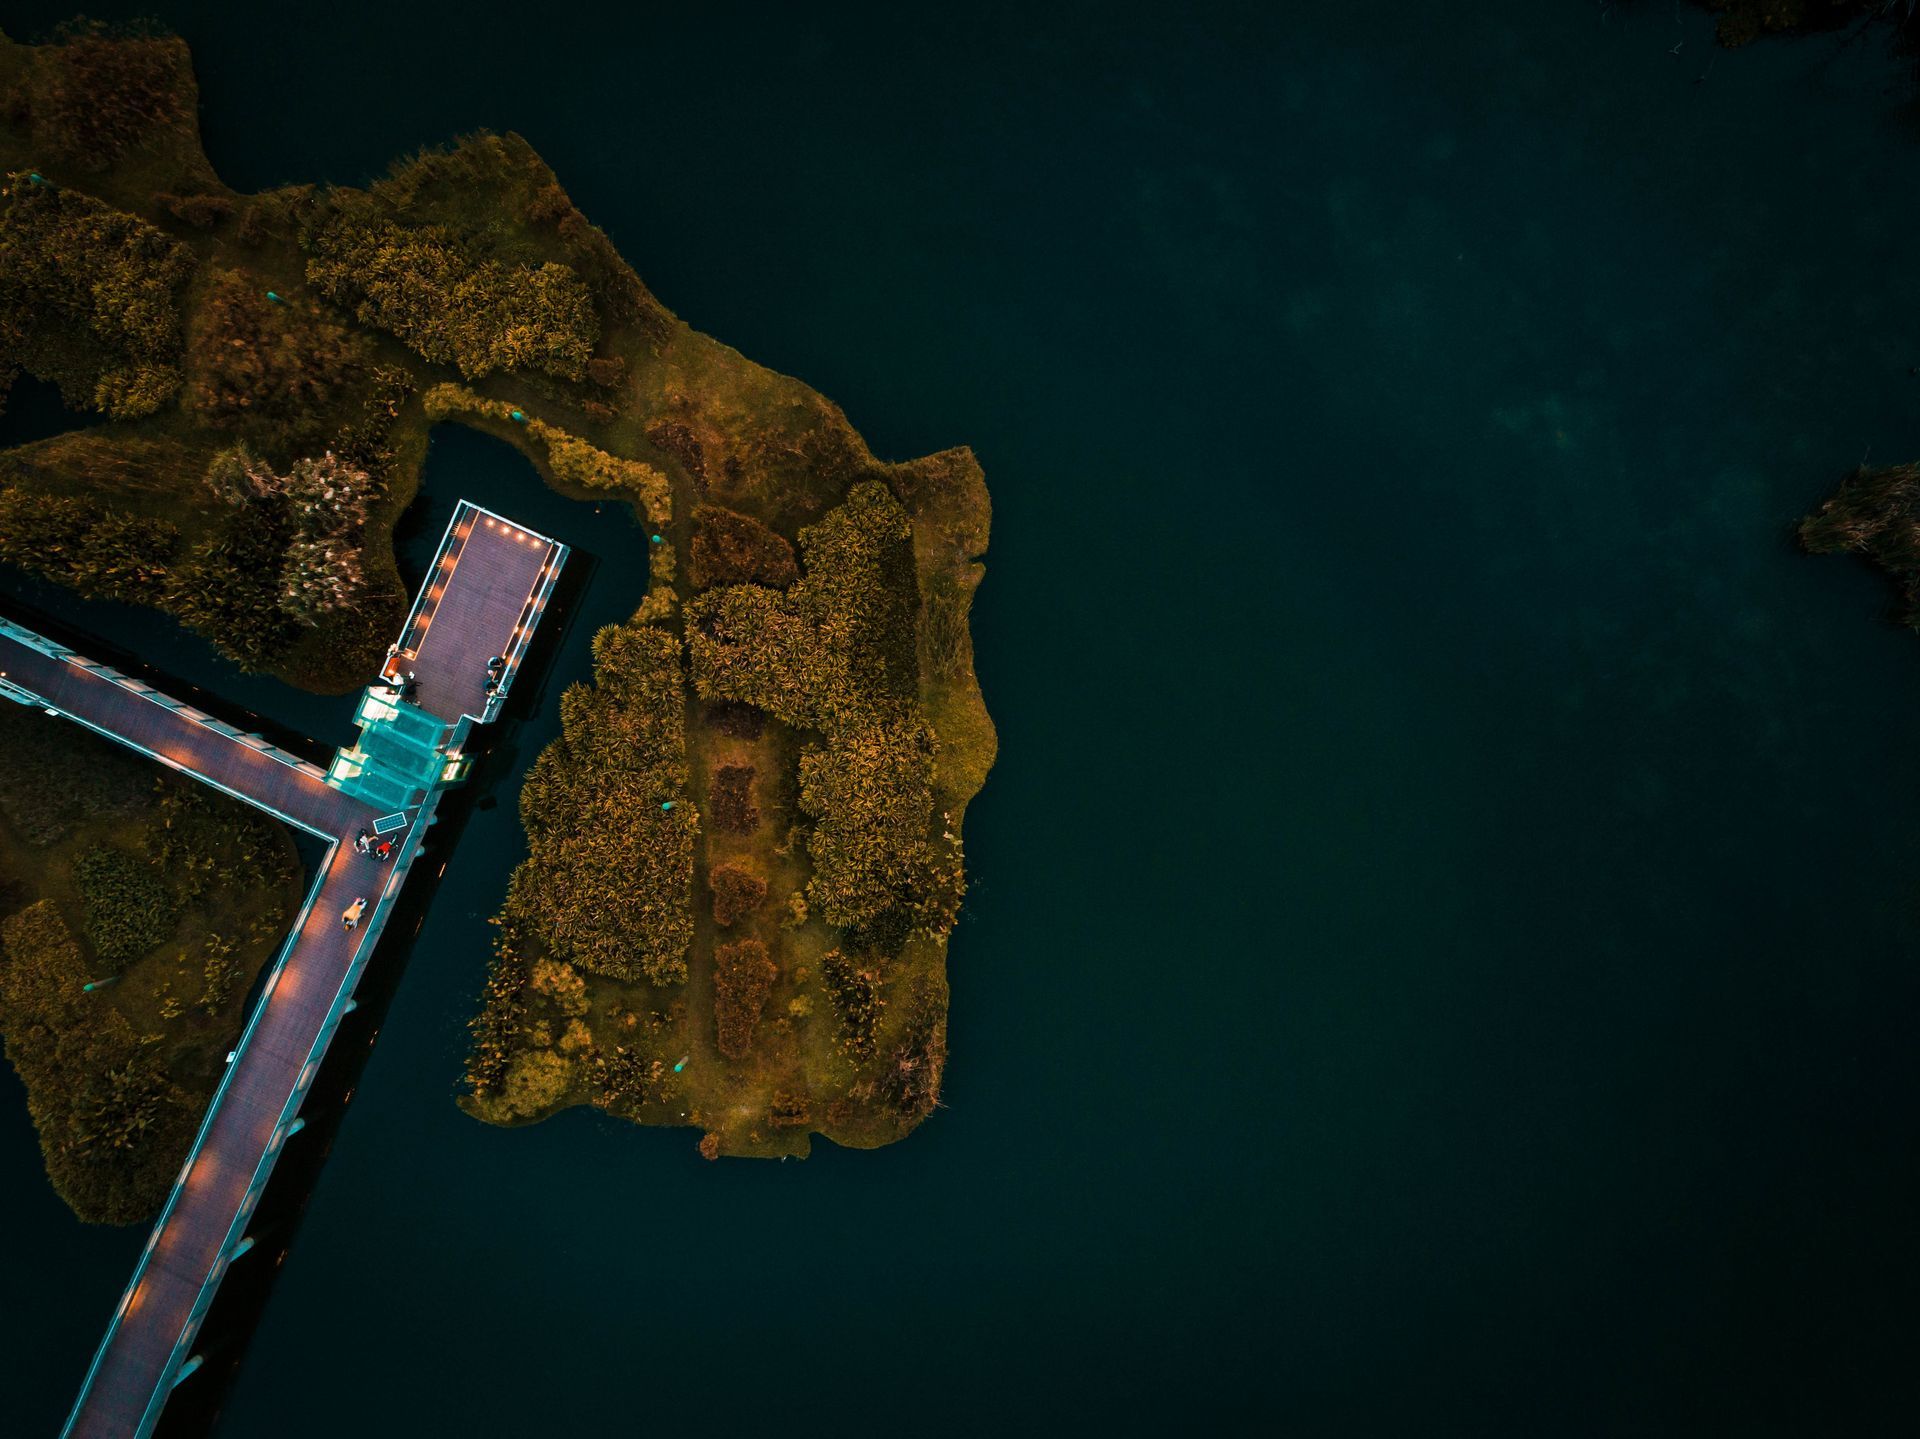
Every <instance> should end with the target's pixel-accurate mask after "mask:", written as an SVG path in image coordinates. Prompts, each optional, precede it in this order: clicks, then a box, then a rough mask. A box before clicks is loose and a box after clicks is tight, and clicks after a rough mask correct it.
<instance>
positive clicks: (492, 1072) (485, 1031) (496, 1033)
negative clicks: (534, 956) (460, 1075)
mask: <svg viewBox="0 0 1920 1439" xmlns="http://www.w3.org/2000/svg"><path fill="white" fill-rule="evenodd" d="M526 990H527V967H526V965H525V964H524V963H522V962H521V960H520V958H519V956H518V955H517V954H515V953H514V946H513V944H512V942H511V940H510V939H509V938H508V937H507V936H505V935H503V936H502V937H501V939H500V940H499V941H498V942H497V943H496V945H495V949H494V959H493V963H492V964H490V965H489V966H488V967H487V982H486V984H485V986H484V987H483V988H482V990H481V992H480V1009H479V1012H478V1013H476V1014H475V1015H474V1016H473V1018H472V1019H470V1020H468V1021H467V1033H468V1035H469V1036H470V1042H469V1046H468V1049H467V1069H466V1078H467V1086H468V1088H469V1089H471V1090H472V1091H473V1093H474V1094H476V1095H478V1096H481V1097H486V1096H489V1095H491V1094H493V1093H494V1092H495V1091H497V1090H498V1089H499V1087H500V1086H501V1084H503V1083H504V1082H505V1080H506V1077H507V1067H508V1066H509V1065H510V1064H512V1062H513V1052H514V1036H515V1035H516V1034H517V1033H518V1032H519V1029H520V1022H521V1020H522V1019H523V1018H524V1017H525V1015H526V1012H527V1011H526Z"/></svg>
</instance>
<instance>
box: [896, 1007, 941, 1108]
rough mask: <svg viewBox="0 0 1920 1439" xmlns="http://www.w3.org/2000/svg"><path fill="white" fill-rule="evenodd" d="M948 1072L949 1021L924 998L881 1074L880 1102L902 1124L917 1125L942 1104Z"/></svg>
mask: <svg viewBox="0 0 1920 1439" xmlns="http://www.w3.org/2000/svg"><path fill="white" fill-rule="evenodd" d="M946 1068H947V1023H946V1018H945V1016H944V1014H943V1012H942V1006H941V1005H940V1004H939V1003H938V1002H936V1001H934V1000H933V999H931V998H930V997H927V996H924V995H923V996H921V997H920V1000H919V1003H918V1004H917V1005H916V1006H915V1007H914V1009H913V1011H912V1018H910V1019H909V1020H908V1021H907V1024H906V1026H905V1028H904V1030H903V1031H902V1033H901V1036H900V1042H899V1043H898V1044H896V1045H895V1046H894V1047H893V1050H892V1052H891V1053H890V1054H889V1055H888V1056H887V1063H886V1066H885V1068H884V1069H882V1070H881V1073H880V1083H879V1092H880V1098H881V1100H882V1101H883V1102H884V1103H885V1104H886V1106H887V1107H888V1108H889V1109H891V1110H892V1111H893V1112H894V1114H895V1116H896V1117H898V1118H899V1120H900V1121H901V1122H902V1123H903V1124H915V1123H918V1122H919V1121H920V1120H922V1119H924V1118H926V1117H927V1115H929V1114H931V1113H932V1112H933V1109H934V1106H935V1105H937V1104H938V1103H939V1102H940V1080H941V1077H942V1076H943V1075H944V1074H945V1073H946Z"/></svg>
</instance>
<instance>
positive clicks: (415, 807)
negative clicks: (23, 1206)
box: [0, 501, 567, 1439]
mask: <svg viewBox="0 0 1920 1439" xmlns="http://www.w3.org/2000/svg"><path fill="white" fill-rule="evenodd" d="M566 555H567V548H566V546H565V545H562V544H559V543H557V542H555V541H553V540H550V539H547V538H546V537H545V536H542V535H537V534H534V533H532V532H531V531H528V530H525V529H523V528H521V527H520V526H517V525H515V524H513V523H511V522H510V521H508V520H506V519H504V518H503V517H501V516H499V515H496V514H493V513H491V512H489V511H487V510H484V509H481V508H480V507H479V506H477V505H473V504H469V503H466V502H464V501H463V502H462V503H461V505H460V506H459V508H458V509H457V510H456V511H455V513H454V516H453V520H452V522H451V523H450V524H449V525H448V526H447V532H446V534H445V536H444V537H443V538H442V540H441V542H440V548H439V550H438V552H437V553H436V554H435V556H434V561H433V568H432V570H431V572H430V573H429V574H428V576H427V580H426V583H425V584H424V585H423V587H422V589H421V592H420V594H419V595H418V597H417V598H416V599H415V601H414V605H413V609H412V611H411V613H409V615H408V616H407V623H406V627H405V629H404V630H403V631H402V633H401V636H400V639H399V641H398V642H397V644H396V645H395V647H394V651H393V653H392V654H390V655H389V657H388V658H387V660H386V662H385V665H384V667H383V669H382V672H381V678H380V680H379V681H377V682H376V683H375V684H373V685H371V686H370V687H369V688H368V690H367V692H366V695H365V696H364V698H363V699H362V700H361V702H360V707H359V710H358V712H357V714H356V716H355V721H356V723H357V724H358V725H359V728H360V736H359V739H358V741H357V742H356V743H355V744H353V745H352V746H351V747H349V748H347V749H344V750H342V751H340V752H339V753H338V754H337V755H335V757H334V759H333V763H332V764H331V765H330V766H329V767H328V768H327V769H325V770H322V769H321V768H319V767H318V766H317V765H314V764H312V763H310V762H308V761H306V760H303V759H300V758H298V757H297V756H294V755H291V754H288V753H287V752H285V751H284V750H281V749H278V748H277V747H275V746H274V745H272V744H270V743H268V742H267V741H266V740H264V739H262V738H260V737H259V736H258V735H252V734H247V733H244V732H242V731H240V730H239V729H237V728H235V727H234V726H232V725H229V724H226V723H224V722H222V721H220V720H218V719H216V718H214V717H213V716H211V715H208V714H205V713H203V712H202V711H200V710H198V709H195V708H194V707H192V706H190V705H187V704H183V703H182V702H180V701H179V700H177V699H175V698H173V697H171V696H169V695H167V694H164V693H162V692H161V691H159V690H157V689H155V688H154V687H153V686H151V685H149V684H146V683H144V682H143V681H141V680H138V679H135V678H133V677H132V676H129V675H125V674H122V673H121V672H119V671H118V670H115V669H112V668H110V667H108V666H106V665H103V664H99V663H96V662H95V661H93V660H90V659H88V658H86V657H85V656H83V655H79V654H76V653H74V652H73V651H72V650H69V649H67V648H65V647H64V646H61V645H59V644H56V643H54V642H53V641H51V640H48V639H46V638H44V637H42V636H40V635H38V634H35V633H34V632H33V631H31V630H28V629H25V628H22V627H21V626H18V625H15V624H12V623H10V622H8V621H5V620H0V697H4V698H8V699H12V700H16V701H18V702H20V703H22V704H32V705H37V706H39V707H41V708H44V709H46V710H48V711H49V712H51V713H55V714H60V715H65V716H66V717H67V718H69V719H72V720H76V721H78V722H79V723H81V724H83V725H85V726H87V727H88V728H89V729H92V730H95V731H98V732H99V733H100V734H103V735H105V736H107V737H108V738H110V739H113V740H117V741H118V742H120V743H121V744H125V745H128V746H130V747H131V748H133V749H136V750H138V751H140V752H141V753H142V754H145V755H148V756H151V757H152V758H154V759H156V760H158V761H160V762H161V763H162V764H165V765H169V766H171V767H172V768H174V769H176V770H179V771H180V772H181V773H183V774H188V775H192V776H193V777H194V778H196V779H199V780H203V781H205V782H206V783H208V784H211V785H213V786H215V787H216V788H218V789H221V790H224V791H225V792H226V793H228V794H230V795H233V796H235V797H236V798H238V799H242V800H245V801H246V802H248V803H249V804H253V805H256V806H258V807H259V808H260V809H263V810H265V811H266V812H268V813H269V814H272V815H274V816H275V817H277V818H279V819H281V820H284V821H285V822H287V823H288V824H291V825H294V826H297V827H298V828H300V829H302V830H305V831H306V832H308V833H309V834H313V835H316V836H319V837H320V838H321V839H323V840H325V841H326V854H325V858H324V860H323V861H322V863H321V865H320V868H319V872H318V874H317V875H316V877H315V879H314V882H313V885H312V887H311V888H310V889H309V890H308V892H307V896H306V900H305V903H304V904H303V905H302V907H301V909H300V913H299V915H298V917H297V918H296V919H295V921H294V925H293V929H292V931H291V933H290V934H289V935H288V936H287V939H286V942H285V944H284V945H283V946H282V948H281V951H280V953H279V955H278V957H277V958H276V959H275V961H274V964H273V968H272V970H271V971H270V972H269V974H268V976H267V980H266V983H265V986H264V988H263V990H262V992H261V995H260V998H259V1000H258V1001H257V1002H256V1004H255V1005H254V1007H253V1010H252V1013H251V1016H250V1018H249V1019H248V1021H247V1026H246V1029H245V1031H244V1032H243V1034H242V1036H241V1038H240V1042H239V1044H238V1045H237V1046H236V1047H235V1049H234V1052H233V1055H232V1057H231V1058H230V1060H229V1061H228V1065H227V1070H226V1074H225V1075H224V1077H223V1078H222V1080H221V1083H220V1086H219V1088H218V1089H217V1090H216V1091H215V1093H214V1096H213V1099H212V1101H211V1103H210V1104H209V1105H208V1107H207V1113H206V1116H205V1118H204V1119H203V1120H202V1122H201V1126H200V1132H199V1134H198V1136H197V1137H196V1138H195V1140H194V1144H193V1149H192V1151H191V1152H190V1153H189V1154H188V1156H187V1160H186V1163H185V1164H184V1165H183V1166H182V1167H181V1170H180V1175H179V1178H178V1179H177V1180H175V1182H174V1186H173V1189H172V1191H171V1192H170V1193H169V1194H168V1196H167V1202H166V1206H165V1208H163V1209H162V1210H161V1212H160V1217H159V1219H158V1220H157V1221H156V1222H155V1224H154V1227H153V1232H152V1234H151V1235H150V1236H149V1237H148V1239H147V1245H146V1249H145V1250H144V1251H143V1252H142V1254H141V1258H140V1262H139V1264H138V1266H137V1267H136V1268H135V1270H134V1273H133V1278H132V1281H131V1282H130V1283H129V1284H128V1286H127V1289H126V1292H125V1293H124V1294H123V1295H122V1296H121V1299H120V1304H119V1307H118V1308H117V1309H116V1310H115V1311H114V1314H113V1320H112V1322H111V1323H110V1324H109V1325H108V1328H107V1333H106V1337H105V1338H104V1339H103V1340H102V1341H101V1343H100V1348H99V1350H98V1352H97V1353H96V1354H95V1355H94V1359H93V1364H92V1366H91V1368H89V1369H88V1371H87V1376H86V1380H85V1383H84V1384H83V1386H82V1388H81V1391H80V1397H79V1400H78V1402H77V1403H76V1404H75V1406H74V1409H73V1413H72V1415H71V1416H70V1417H69V1418H68V1420H67V1425H66V1429H65V1431H64V1432H65V1434H66V1435H69V1436H74V1439H81V1436H86V1439H107V1436H112V1439H125V1436H137V1435H146V1434H148V1433H150V1432H151V1431H152V1429H153V1427H154V1425H155V1424H156V1423H157V1422H158V1420H159V1417H160V1411H161V1409H162V1407H163V1406H164V1405H165V1403H166V1400H167V1395H168V1394H169V1393H170V1392H171V1390H172V1388H173V1386H174V1385H176V1384H178V1383H179V1382H180V1381H181V1380H183V1379H185V1378H186V1377H187V1376H188V1375H190V1374H192V1373H193V1372H194V1370H196V1369H197V1368H198V1367H199V1364H200V1360H199V1357H198V1356H197V1355H195V1354H194V1352H193V1343H194V1339H195V1336H196V1335H197V1333H198V1332H199V1328H200V1323H201V1320H202V1319H203V1318H204V1317H205V1315H206V1312H207V1308H208V1306H209V1305H210V1304H211V1303H212V1302H213V1296H214V1293H215V1291H216V1290H217V1289H218V1287H219V1284H220V1281H221V1278H222V1277H223V1276H224V1275H225V1273H226V1271H227V1266H228V1265H229V1264H231V1263H232V1262H233V1261H234V1260H236V1259H238V1258H239V1257H240V1256H241V1255H243V1254H244V1253H245V1252H246V1251H247V1250H248V1249H249V1248H251V1247H252V1241H251V1240H250V1239H248V1237H247V1234H246V1228H247V1223H248V1220H249V1219H250V1218H251V1216H252V1214H253V1210H254V1206H255V1205H256V1204H257V1203H258V1201H259V1198H260V1194H261V1192H262V1190H264V1189H265V1187H266V1183H267V1179H268V1177H269V1176H270V1175H271V1174H272V1172H273V1165H274V1161H275V1160H276V1159H277V1158H278V1157H279V1155H280V1152H281V1149H282V1147H283V1146H284V1145H285V1144H286V1142H287V1140H288V1139H289V1138H290V1137H291V1136H292V1135H293V1134H295V1133H297V1132H298V1131H299V1129H300V1128H301V1127H302V1125H303V1121H302V1120H301V1119H300V1117H299V1114H300V1106H301V1103H302V1101H303V1100H304V1099H305V1098H306V1094H307V1090H308V1088H309V1087H310V1086H311V1085H312V1083H313V1079H314V1076H315V1074H316V1073H317V1072H318V1071H319V1068H320V1062H321V1060H322V1059H323V1058H324V1057H325V1055H326V1052H327V1046H328V1045H329V1043H330V1042H331V1041H332V1039H333V1035H334V1032H335V1031H336V1030H337V1029H338V1028H339V1025H340V1021H341V1019H342V1018H343V1017H344V1016H345V1014H346V1013H347V1012H348V1011H349V1010H350V1009H351V1008H352V1005H353V991H354V988H355V986H356V985H357V984H358V982H359V979H360V975H361V973H362V971H363V970H364V969H365V967H366V963H367V959H368V957H369V955H371V953H372V952H373V948H374V945H375V943H376V941H377V940H378V939H379V937H380V932H381V930H382V928H383V927H384V926H385V924H386V921H387V917H388V915H389V914H390V913H391V912H392V908H393V902H394V899H395V897H396V896H397V895H398V894H399V892H400V890H401V887H402V886H403V885H404V884H405V882H406V879H407V875H408V872H409V870H410V869H411V867H412V864H413V861H414V858H415V857H416V856H417V855H418V853H419V851H420V845H421V842H422V840H423V839H424V837H425V834H426V830H427V827H428V826H429V825H430V824H432V823H433V820H434V814H435V810H436V808H437V806H438V803H439V798H440V795H441V793H442V792H443V791H444V789H445V788H446V787H447V786H448V785H450V784H454V783H457V782H458V781H459V780H460V779H462V778H464V777H465V775H466V771H467V767H468V764H469V760H468V758H467V756H466V755H465V753H464V746H465V744H466V741H467V738H468V735H469V733H470V731H471V730H472V728H473V726H474V725H476V724H486V723H489V722H491V721H492V720H493V719H494V718H495V717H496V716H497V715H498V713H499V709H500V705H501V703H502V702H503V701H504V699H505V697H506V694H507V692H508V690H509V689H511V687H512V684H513V679H514V676H515V675H516V674H517V673H518V671H519V667H520V664H521V662H522V660H523V659H524V658H525V655H526V651H527V647H528V645H529V644H530V643H531V641H532V638H533V633H534V629H535V627H536V626H537V625H538V623H539V621H540V617H541V614H542V612H543V611H544V609H545V607H546V604H547V600H548V598H549V596H550V595H551V594H552V591H553V586H554V582H555V581H556V580H557V579H558V577H559V573H560V568H561V566H562V565H563V564H564V563H565V560H566ZM496 659H497V660H499V661H500V662H501V663H500V664H499V665H497V666H495V667H494V671H493V673H494V674H496V675H497V676H498V677H497V679H495V680H494V681H493V683H491V684H489V678H490V674H489V661H491V660H496ZM362 832H366V833H369V834H379V835H383V836H387V837H389V838H392V839H394V840H395V849H394V853H393V855H392V858H391V860H390V861H388V862H386V863H382V862H380V861H378V860H376V859H374V858H372V857H370V856H367V855H363V854H360V853H358V852H357V851H356V848H355V845H354V840H355V837H356V836H357V835H359V834H360V833H362ZM356 899H365V900H366V901H367V907H366V912H365V914H364V915H363V916H362V918H361V921H360V923H359V925H358V927H357V928H355V929H352V930H349V929H347V928H346V927H345V926H344V925H343V923H342V921H341V915H342V913H343V912H344V911H345V910H346V909H347V908H348V906H349V905H351V904H352V903H353V902H354V901H355V900H356Z"/></svg>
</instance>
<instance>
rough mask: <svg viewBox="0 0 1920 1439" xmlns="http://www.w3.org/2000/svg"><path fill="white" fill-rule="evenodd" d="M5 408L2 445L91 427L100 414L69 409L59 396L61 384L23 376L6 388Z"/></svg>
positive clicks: (1, 419)
mask: <svg viewBox="0 0 1920 1439" xmlns="http://www.w3.org/2000/svg"><path fill="white" fill-rule="evenodd" d="M4 399H5V405H6V408H5V409H4V410H0V448H7V449H10V448H12V447H13V446H14V445H31V444H33V443H34V442H35V441H37V440H50V439H52V438H53V437H54V436H55V435H64V434H68V433H71V432H72V431H74V430H85V429H90V428H92V427H93V426H94V425H97V424H99V423H100V420H101V417H100V416H99V415H95V414H88V413H86V412H85V411H81V410H69V409H68V408H67V407H66V405H65V403H64V402H62V400H61V398H60V387H59V386H58V385H56V384H54V383H52V382H51V381H49V380H37V379H35V378H34V377H33V376H32V375H21V376H19V377H18V378H17V379H15V380H14V382H13V388H12V389H10V390H9V391H7V393H6V395H5V397H4Z"/></svg>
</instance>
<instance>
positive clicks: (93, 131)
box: [30, 20, 191, 170]
mask: <svg viewBox="0 0 1920 1439" xmlns="http://www.w3.org/2000/svg"><path fill="white" fill-rule="evenodd" d="M55 41H56V43H55V44H53V45H51V46H49V47H47V48H45V49H43V50H42V51H41V52H40V60H41V63H40V65H39V67H38V69H37V70H36V73H35V77H34V81H35V83H34V85H33V89H32V95H31V101H30V103H31V107H32V114H33V132H34V138H35V139H37V140H41V141H43V142H45V143H46V144H48V145H49V146H51V147H52V149H53V150H54V152H55V153H56V154H58V155H60V156H61V157H62V158H64V159H68V160H74V161H78V162H79V163H81V164H83V165H86V166H88V167H89V168H91V169H95V170H104V169H106V168H108V167H109V166H110V165H111V164H112V163H113V162H114V161H115V160H117V159H119V158H120V157H121V156H122V155H124V154H126V153H127V151H129V150H131V149H132V148H133V147H134V146H135V145H137V144H139V143H140V141H142V140H144V139H145V138H146V137H147V136H148V135H149V134H151V133H152V132H153V131H154V130H156V129H158V128H160V127H161V126H164V125H171V124H173V123H174V122H176V121H178V120H180V119H181V118H182V117H183V116H185V114H186V113H187V109H186V102H187V98H188V96H189V95H190V94H191V91H190V89H189V86H188V80H189V76H190V74H191V71H190V69H189V61H188V57H187V47H186V44H185V42H184V41H182V40H180V39H178V38H176V37H173V36H161V35H153V34H145V33H141V32H140V31H138V30H120V31H116V30H113V29H111V28H109V27H108V26H106V25H103V24H101V23H100V22H99V21H86V20H81V21H73V22H70V23H68V24H67V25H65V26H63V27H61V29H60V30H59V31H58V32H56V35H55Z"/></svg>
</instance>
